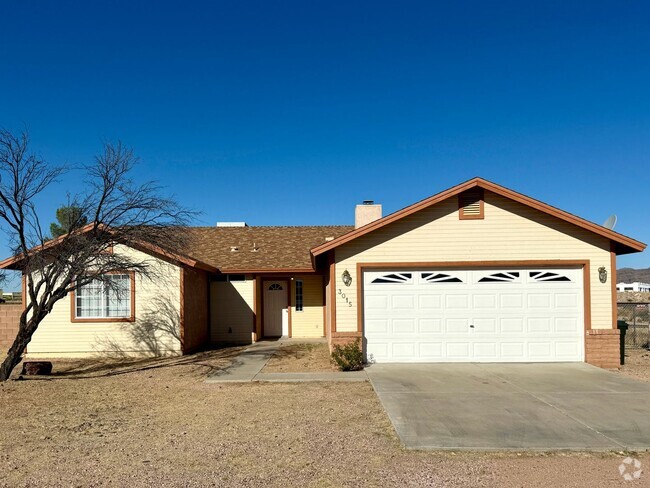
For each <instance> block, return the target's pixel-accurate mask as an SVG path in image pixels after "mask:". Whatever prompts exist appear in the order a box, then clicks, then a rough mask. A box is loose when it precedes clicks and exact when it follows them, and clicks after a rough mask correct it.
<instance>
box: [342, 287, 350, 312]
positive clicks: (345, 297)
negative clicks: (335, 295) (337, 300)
mask: <svg viewBox="0 0 650 488" xmlns="http://www.w3.org/2000/svg"><path fill="white" fill-rule="evenodd" d="M339 296H340V297H341V298H342V299H343V300H345V303H347V304H348V306H349V307H351V306H352V302H351V301H350V299H349V298H348V297H347V296H346V295H345V293H343V290H341V289H340V288H339Z"/></svg>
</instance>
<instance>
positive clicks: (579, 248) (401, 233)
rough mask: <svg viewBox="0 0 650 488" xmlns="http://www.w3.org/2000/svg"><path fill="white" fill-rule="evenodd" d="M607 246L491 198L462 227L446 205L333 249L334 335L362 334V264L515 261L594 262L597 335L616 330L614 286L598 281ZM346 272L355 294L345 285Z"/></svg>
mask: <svg viewBox="0 0 650 488" xmlns="http://www.w3.org/2000/svg"><path fill="white" fill-rule="evenodd" d="M609 246H610V241H609V240H608V239H607V238H605V237H602V236H599V235H596V234H594V233H592V232H590V231H588V230H586V229H583V228H581V227H578V226H576V225H573V224H570V223H568V222H565V221H562V220H560V219H558V218H556V217H553V216H551V215H548V214H546V213H543V212H541V211H539V210H535V209H533V208H531V207H528V206H526V205H523V204H520V203H517V202H515V201H512V200H510V199H507V198H505V197H502V196H500V195H497V194H494V193H491V192H488V191H486V192H485V196H484V219H482V220H461V219H459V215H458V201H457V199H456V198H449V199H447V200H445V201H443V202H440V203H438V204H436V205H434V206H431V207H428V208H425V209H423V210H421V211H419V212H417V213H414V214H412V215H410V216H407V217H405V218H403V219H400V220H398V221H396V222H393V223H391V224H388V225H386V226H384V227H382V228H380V229H378V230H376V231H373V232H370V233H368V234H366V235H363V236H360V237H358V238H357V239H354V240H352V241H350V242H348V243H346V244H343V245H341V246H339V247H338V248H336V250H335V256H336V258H335V259H336V276H335V280H336V282H335V286H336V289H337V299H336V329H337V331H339V332H346V331H349V332H352V331H355V330H357V306H358V305H357V290H356V287H357V276H356V272H357V271H356V269H357V263H400V262H421V263H443V262H468V261H471V262H476V263H480V262H486V261H518V260H521V261H530V260H589V261H590V277H591V293H592V300H591V312H592V327H594V328H611V327H612V313H611V310H612V308H611V307H612V300H611V284H610V283H609V282H608V283H605V284H603V283H600V281H599V280H598V268H599V267H600V266H605V268H606V269H607V270H608V273H609V276H610V277H611V276H612V275H613V274H612V270H611V269H610V268H611V265H610V247H609ZM346 269H347V270H348V271H349V272H350V273H351V274H352V276H353V282H352V285H351V286H350V287H346V286H345V285H344V284H343V283H342V280H341V273H343V271H344V270H346ZM339 290H341V292H342V293H344V294H345V295H346V298H345V299H342V297H341V294H339V293H338V291H339ZM350 304H352V306H350Z"/></svg>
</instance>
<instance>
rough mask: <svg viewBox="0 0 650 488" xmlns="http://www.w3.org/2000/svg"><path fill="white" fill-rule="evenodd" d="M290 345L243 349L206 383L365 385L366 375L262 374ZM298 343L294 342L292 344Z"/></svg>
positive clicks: (268, 344)
mask: <svg viewBox="0 0 650 488" xmlns="http://www.w3.org/2000/svg"><path fill="white" fill-rule="evenodd" d="M287 342H289V341H282V340H280V341H261V342H257V343H255V344H253V345H252V346H250V347H247V348H246V349H244V351H243V352H242V353H241V354H240V355H239V356H237V357H236V358H235V360H234V361H233V362H232V364H230V365H229V366H228V367H227V368H224V369H221V370H219V371H217V372H216V373H215V374H213V375H211V376H208V378H207V379H206V380H205V382H206V383H250V382H275V383H301V382H312V381H343V382H357V381H368V375H366V372H365V371H348V372H323V373H262V372H261V371H262V369H264V366H266V363H268V361H269V359H271V357H272V356H273V354H274V353H275V352H276V351H277V350H278V349H279V348H280V347H281V346H282V345H284V344H286V343H287ZM291 342H297V341H291Z"/></svg>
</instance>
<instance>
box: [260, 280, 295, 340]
mask: <svg viewBox="0 0 650 488" xmlns="http://www.w3.org/2000/svg"><path fill="white" fill-rule="evenodd" d="M288 288H289V286H288V282H286V281H265V282H264V335H265V336H266V337H280V336H282V335H286V331H285V330H284V329H286V326H284V327H283V323H284V322H287V306H288V303H289V290H288Z"/></svg>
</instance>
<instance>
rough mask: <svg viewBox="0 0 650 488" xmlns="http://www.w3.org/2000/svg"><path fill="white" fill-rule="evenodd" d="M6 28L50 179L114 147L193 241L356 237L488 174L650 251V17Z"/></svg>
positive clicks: (147, 15) (254, 13) (6, 5)
mask: <svg viewBox="0 0 650 488" xmlns="http://www.w3.org/2000/svg"><path fill="white" fill-rule="evenodd" d="M0 15H1V16H2V18H3V19H4V22H3V23H2V28H1V29H0V54H1V55H2V61H1V63H2V64H1V66H2V67H1V69H0V125H2V126H5V127H7V128H10V129H19V128H21V127H22V126H23V124H25V125H27V126H28V127H29V130H30V132H31V135H32V139H33V142H34V146H33V147H34V149H35V150H37V151H38V152H39V154H41V155H42V156H43V157H46V158H48V159H49V160H51V161H53V162H57V163H68V164H78V163H83V162H88V161H90V160H91V159H92V157H93V155H94V154H96V153H97V152H98V151H99V149H100V147H101V143H102V141H106V140H109V141H112V140H117V139H121V140H122V141H124V142H125V143H127V144H128V145H130V146H132V147H133V148H134V149H135V151H136V152H137V154H139V155H140V156H141V158H142V164H141V166H140V167H139V169H138V175H137V176H138V177H139V178H142V179H150V178H154V179H157V180H159V181H160V182H162V183H163V184H164V185H165V186H167V188H168V189H169V191H170V192H171V193H174V194H175V195H176V196H177V198H178V199H179V200H180V202H181V203H182V204H184V205H186V206H189V207H193V208H195V209H198V210H200V211H201V212H203V215H202V216H201V219H200V221H199V222H198V223H199V224H204V225H212V224H213V223H214V222H216V221H217V220H245V221H247V222H248V223H250V224H252V225H276V224H277V225H281V224H284V225H290V224H294V225H299V224H338V223H341V224H347V223H351V222H352V220H353V207H354V204H355V203H357V202H360V201H361V200H363V199H374V200H375V201H378V202H381V203H382V204H383V205H384V209H385V212H391V211H394V210H397V209H399V208H402V207H404V206H406V205H408V204H410V203H412V202H414V201H416V200H418V199H421V198H424V197H426V196H429V195H431V194H434V193H437V192H438V191H440V190H443V189H445V188H447V187H450V186H453V185H455V184H457V183H459V182H461V181H464V180H466V179H469V178H471V177H473V176H483V177H485V178H488V179H490V180H492V181H495V182H497V183H499V184H502V185H505V186H508V187H510V188H512V189H515V190H517V191H520V192H522V193H525V194H527V195H530V196H532V197H535V198H538V199H540V200H542V201H545V202H547V203H550V204H552V205H555V206H558V207H560V208H563V209H565V210H567V211H570V212H572V213H575V214H578V215H580V216H582V217H585V218H587V219H589V220H592V221H595V222H597V223H602V222H603V221H604V220H605V219H606V218H607V216H608V215H610V214H611V213H616V214H618V217H619V224H618V226H617V228H616V230H618V231H620V232H622V233H625V234H628V235H630V236H632V237H635V238H637V239H640V240H642V241H645V242H649V241H650V225H648V224H649V222H648V216H649V211H648V210H649V207H648V205H647V204H645V203H644V202H646V201H647V194H648V190H649V188H650V164H649V163H650V161H649V159H650V158H649V154H650V95H649V92H648V87H649V86H650V59H649V58H650V29H648V25H649V23H650V6H648V4H646V3H645V2H620V1H619V2H596V1H590V2H567V1H563V2H540V3H539V4H538V5H531V4H530V2H498V3H497V2H440V3H435V2H408V1H406V2H381V1H373V2H350V1H346V2H333V1H331V0H330V1H327V2H318V1H309V2H305V1H302V2H246V1H238V2H234V1H233V2H193V1H183V2H163V1H159V2H137V1H133V0H131V1H128V2H127V1H125V2H118V1H106V2H101V3H100V2H82V1H79V2H70V1H57V2H47V1H44V0H43V1H39V2H36V1H20V2H19V1H16V0H14V1H11V2H3V4H2V6H0ZM76 181H78V175H71V176H70V177H68V178H66V179H64V180H62V181H61V183H60V186H59V187H58V188H56V189H52V191H50V192H48V193H47V195H45V196H44V198H43V199H42V201H41V202H40V203H41V205H42V206H41V209H42V213H43V215H44V216H48V215H52V216H53V215H54V210H55V209H56V207H58V206H59V205H60V204H62V203H63V199H64V197H63V195H64V194H65V191H66V190H74V186H75V183H76ZM0 251H4V252H3V253H2V254H3V255H4V254H6V253H7V251H6V246H0ZM648 255H649V253H647V252H646V253H642V254H636V255H631V256H623V257H621V258H620V259H619V265H620V266H633V267H649V266H650V258H649V257H648Z"/></svg>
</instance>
